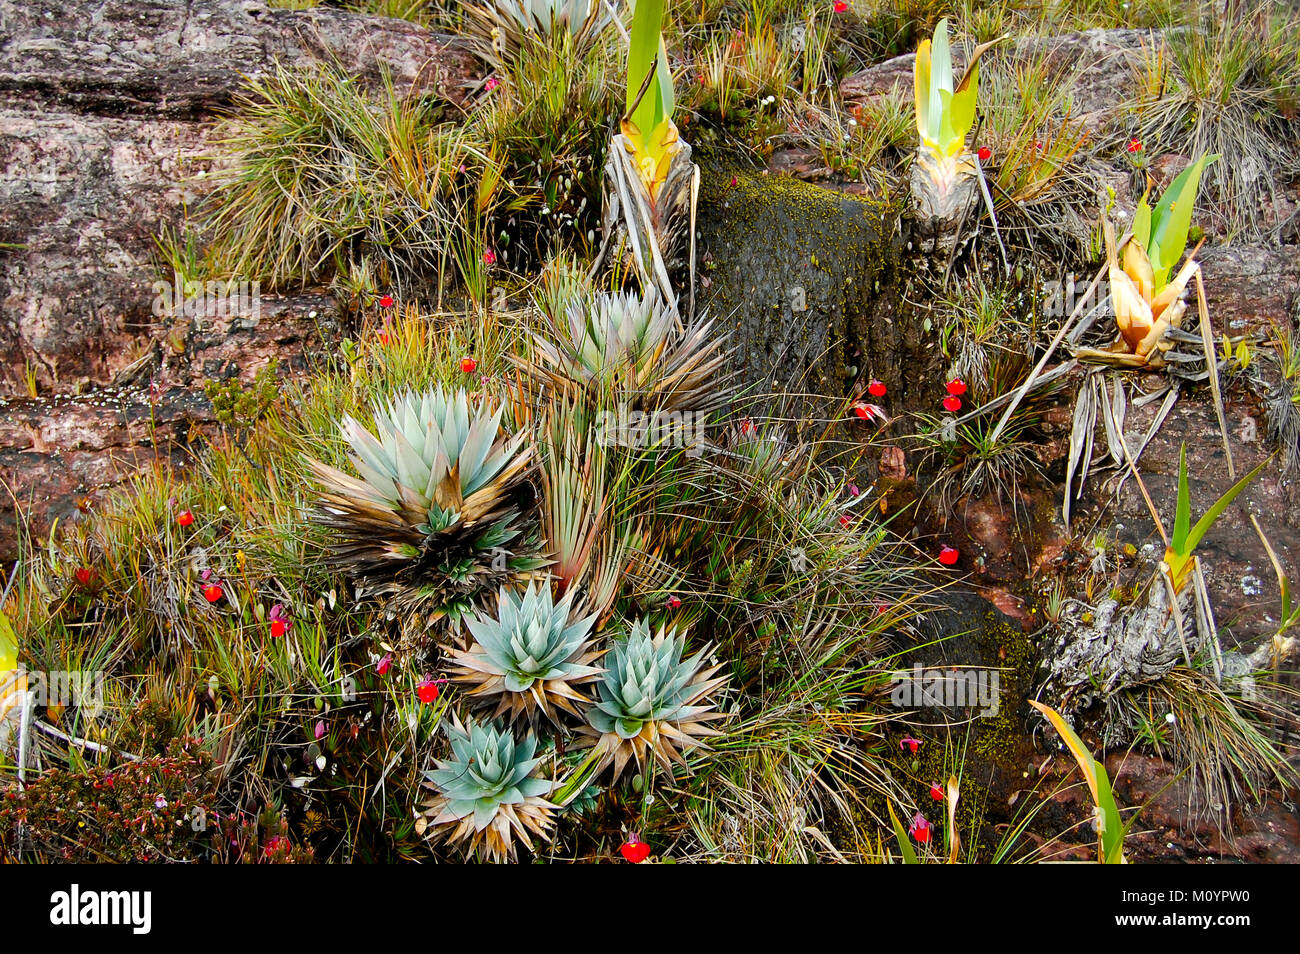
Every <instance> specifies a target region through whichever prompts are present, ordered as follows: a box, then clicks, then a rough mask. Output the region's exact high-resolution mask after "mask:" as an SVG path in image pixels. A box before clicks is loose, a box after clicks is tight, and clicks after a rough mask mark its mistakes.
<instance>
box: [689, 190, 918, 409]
mask: <svg viewBox="0 0 1300 954" xmlns="http://www.w3.org/2000/svg"><path fill="white" fill-rule="evenodd" d="M897 218H898V213H897V209H896V207H894V206H893V205H892V204H890V203H880V202H877V201H874V200H871V199H865V198H862V197H859V196H853V195H847V194H844V193H841V192H836V191H832V190H829V189H823V188H821V187H819V186H816V185H812V184H810V183H807V182H801V181H798V180H796V179H793V178H789V177H786V176H777V175H755V174H753V173H749V172H735V173H733V172H731V171H730V170H726V171H724V170H721V169H717V168H712V169H710V168H705V170H704V172H703V178H702V185H701V189H700V200H699V219H698V230H699V248H698V252H697V255H698V259H699V265H698V268H699V276H700V291H699V295H700V299H699V305H700V307H701V308H702V309H704V310H706V311H707V312H708V314H710V315H711V316H713V317H714V318H715V319H717V321H718V326H719V329H720V330H721V331H723V332H726V333H727V334H729V335H730V338H731V342H730V343H731V345H732V347H733V348H734V349H735V354H734V361H733V364H734V366H735V367H736V369H737V370H738V372H739V378H740V384H741V387H742V389H743V391H744V394H745V395H747V396H749V397H751V398H752V397H757V396H762V395H776V396H781V395H787V394H822V395H829V396H834V397H839V396H841V395H844V394H847V393H849V391H850V390H851V389H852V383H853V382H854V381H855V380H859V379H860V380H862V381H865V380H868V379H870V378H879V379H880V380H881V381H883V382H885V384H886V385H888V387H889V392H890V395H891V406H894V407H898V406H900V405H901V403H902V402H903V401H904V400H905V399H906V396H907V393H908V391H909V388H913V389H914V388H915V386H916V383H917V381H918V380H919V376H920V368H919V363H918V362H917V361H915V360H914V358H913V357H912V355H913V353H914V352H919V351H920V350H922V348H923V345H922V343H921V341H920V331H919V328H914V327H908V326H906V325H905V323H904V322H901V321H895V320H894V313H895V311H896V309H897V302H898V298H899V295H898V290H897V289H898V282H899V279H900V268H899V265H898V263H899V254H898V251H899V250H898V249H897V248H896V247H895V245H894V235H895V233H896V228H897ZM769 410H773V409H772V408H770V407H769ZM773 413H776V412H775V411H774V410H773Z"/></svg>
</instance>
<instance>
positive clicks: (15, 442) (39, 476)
mask: <svg viewBox="0 0 1300 954" xmlns="http://www.w3.org/2000/svg"><path fill="white" fill-rule="evenodd" d="M340 331H341V323H340V316H339V314H338V310H337V306H336V305H335V303H334V300H333V299H332V298H330V297H328V296H325V295H309V294H304V295H296V296H292V297H279V296H263V297H262V299H261V301H260V309H259V311H258V312H257V313H252V312H248V313H242V314H234V315H227V316H224V317H220V318H204V317H193V318H189V319H182V320H180V321H179V322H177V323H175V324H174V325H173V326H172V328H171V329H170V333H169V334H167V335H166V336H164V338H163V339H162V340H159V341H154V342H153V343H152V344H151V345H150V346H149V347H148V348H147V349H146V350H145V351H143V352H142V353H140V354H139V355H138V356H136V358H135V360H134V361H133V362H132V363H131V364H130V365H128V366H126V367H124V368H123V369H122V371H121V373H120V374H119V375H118V378H119V380H118V382H117V383H112V384H108V385H107V386H103V387H96V388H94V389H93V390H90V391H88V392H87V393H85V394H82V395H73V394H68V393H65V394H62V395H52V396H43V397H38V398H29V397H13V396H9V397H6V396H0V485H3V486H5V487H7V488H8V492H7V493H6V494H5V495H4V497H3V498H0V562H4V563H8V562H10V561H12V560H13V559H14V557H15V556H16V554H17V552H18V543H19V538H20V536H26V537H27V538H28V539H30V540H33V541H35V540H39V539H40V538H41V537H43V536H44V535H45V534H46V533H47V532H48V531H49V529H50V527H51V525H52V524H53V523H54V522H55V521H56V520H57V521H59V522H61V523H64V524H66V523H68V522H69V521H73V520H76V519H78V515H79V511H81V510H84V509H93V507H94V506H95V505H96V504H97V503H98V502H99V501H100V500H102V499H103V498H104V497H105V495H106V494H107V493H108V492H110V491H112V490H114V489H115V488H117V487H120V486H122V485H123V484H124V483H125V482H126V481H127V480H129V479H130V478H131V477H132V476H133V475H134V474H136V473H138V472H139V471H141V470H144V469H147V468H150V467H154V466H172V467H176V468H181V469H183V468H184V467H186V466H189V465H190V464H192V463H193V462H194V459H195V456H194V455H195V453H196V452H197V451H198V450H199V449H200V448H201V445H202V442H203V440H204V439H205V438H207V437H208V436H211V435H212V434H213V433H215V431H216V429H217V421H216V417H215V415H214V412H213V408H212V405H211V403H210V402H209V401H208V399H207V397H206V396H205V395H204V392H203V385H204V383H205V382H206V381H209V380H226V379H230V378H238V379H239V380H240V381H243V382H245V383H247V382H249V381H251V380H252V379H253V378H254V377H255V376H256V375H257V373H258V372H259V371H261V370H262V369H263V368H265V367H266V366H267V365H268V364H270V362H272V361H276V362H277V367H278V370H279V372H280V374H281V375H282V376H296V375H300V374H304V373H306V371H307V370H308V364H309V361H310V360H311V357H310V356H311V355H312V353H314V352H318V351H319V350H320V349H321V348H322V347H323V346H327V345H328V344H329V343H330V342H332V341H333V340H335V339H337V338H338V337H339V335H340Z"/></svg>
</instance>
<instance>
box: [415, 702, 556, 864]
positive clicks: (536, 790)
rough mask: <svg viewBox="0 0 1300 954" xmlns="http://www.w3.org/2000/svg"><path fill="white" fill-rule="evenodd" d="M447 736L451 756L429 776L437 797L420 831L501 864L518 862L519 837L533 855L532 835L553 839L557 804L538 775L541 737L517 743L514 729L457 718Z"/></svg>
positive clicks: (527, 737)
mask: <svg viewBox="0 0 1300 954" xmlns="http://www.w3.org/2000/svg"><path fill="white" fill-rule="evenodd" d="M447 734H448V736H449V738H450V740H451V751H452V757H451V758H449V759H439V760H437V768H435V769H432V770H430V771H427V772H425V773H424V775H425V778H426V779H428V782H427V784H428V785H429V786H430V787H431V788H433V789H434V790H435V791H437V793H438V794H437V795H436V796H435V797H434V798H433V799H432V801H430V802H429V803H428V805H427V810H426V811H425V813H424V815H423V816H422V819H421V820H422V821H423V823H424V824H423V825H422V826H421V830H426V829H427V828H432V829H433V830H432V832H430V833H429V834H430V837H431V838H433V839H435V840H441V839H445V840H446V841H447V842H448V843H449V844H453V845H459V846H460V847H462V848H463V849H464V850H465V852H466V853H467V854H473V853H475V852H477V854H478V856H479V857H480V858H483V859H486V860H490V861H496V862H501V861H509V860H513V858H514V856H515V842H514V839H515V837H516V836H518V838H519V840H520V841H522V842H523V843H524V844H525V845H526V846H527V847H528V850H529V851H532V850H533V842H532V839H531V837H530V835H537V836H538V837H539V838H541V839H542V840H543V841H549V840H550V837H549V835H548V834H547V832H548V830H549V829H550V827H551V825H552V824H553V823H554V819H553V817H552V812H553V811H554V810H555V808H556V806H555V805H553V804H552V803H551V802H549V801H547V800H546V799H545V798H543V797H542V796H544V795H546V794H548V793H549V792H550V791H551V787H552V783H551V782H549V781H547V780H546V779H543V778H537V777H536V775H535V773H536V770H537V765H538V763H539V762H541V759H540V758H535V757H534V753H535V752H536V751H537V737H536V736H534V735H533V734H532V733H531V732H530V733H528V734H527V735H525V736H524V737H523V739H520V740H516V739H515V737H514V735H513V734H512V733H511V732H510V730H509V729H499V728H497V727H496V726H495V725H492V724H483V723H479V722H475V721H474V720H473V719H467V720H466V725H461V723H460V720H459V719H457V718H456V717H455V716H454V715H453V716H452V724H451V726H450V727H449V728H448V730H447Z"/></svg>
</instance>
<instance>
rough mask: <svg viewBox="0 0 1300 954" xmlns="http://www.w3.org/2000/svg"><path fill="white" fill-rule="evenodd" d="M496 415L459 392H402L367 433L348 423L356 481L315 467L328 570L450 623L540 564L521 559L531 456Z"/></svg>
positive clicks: (399, 605) (398, 605)
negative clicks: (329, 537) (330, 537)
mask: <svg viewBox="0 0 1300 954" xmlns="http://www.w3.org/2000/svg"><path fill="white" fill-rule="evenodd" d="M502 410H503V409H493V408H491V407H489V406H487V405H484V406H482V407H479V408H477V409H471V407H470V402H469V399H468V398H467V396H466V395H465V393H464V392H463V391H459V390H456V391H452V392H450V393H448V392H447V391H444V390H443V389H442V388H436V389H433V390H429V391H425V392H423V393H419V394H417V393H412V392H407V393H405V394H402V395H399V396H398V397H397V398H395V399H394V400H392V401H391V402H389V403H388V404H387V405H385V406H383V407H381V408H379V409H378V410H377V411H376V413H375V429H374V432H373V433H372V432H371V431H370V430H367V429H366V428H365V427H364V426H363V425H362V424H361V422H360V421H358V420H356V419H355V418H352V417H348V418H346V419H345V420H344V423H343V436H344V438H345V439H346V440H347V442H348V445H349V446H350V448H351V454H350V455H349V457H350V459H351V461H352V463H353V466H355V467H356V469H357V473H358V474H359V475H360V479H358V478H356V477H352V476H350V475H348V474H345V473H343V472H342V471H340V470H338V469H336V468H334V467H330V466H328V465H326V464H323V463H320V462H318V461H313V462H311V468H312V470H313V471H314V473H315V474H316V476H317V477H318V478H319V479H320V481H321V483H322V485H323V488H324V489H323V492H322V494H321V496H320V504H319V506H318V508H317V511H316V521H317V522H318V523H320V524H321V525H322V526H325V527H327V528H329V529H330V530H333V531H335V532H336V533H337V534H338V539H337V540H336V541H334V542H333V543H331V544H330V556H329V561H330V563H331V564H332V565H333V566H335V567H336V568H339V569H342V570H344V571H345V572H347V573H348V574H350V575H351V576H352V577H353V578H354V579H356V580H357V581H358V591H359V593H360V594H361V595H380V596H389V597H391V598H392V599H393V602H394V609H396V610H397V611H399V612H401V613H414V614H420V615H421V616H423V617H425V619H426V621H427V622H432V621H434V620H437V619H440V618H443V617H448V616H450V617H451V618H452V620H453V622H454V621H455V620H456V619H457V618H458V617H459V615H460V614H462V613H464V612H465V611H466V610H467V609H469V608H470V607H471V606H472V605H474V604H475V603H476V602H478V601H479V600H480V599H481V598H482V597H484V596H486V595H488V594H490V593H491V592H492V590H494V589H496V588H497V587H499V586H500V585H502V584H504V583H506V582H508V581H510V580H512V579H518V578H520V577H521V576H523V575H526V574H527V573H528V572H529V571H530V570H533V569H536V568H537V567H539V566H541V565H543V563H544V561H541V560H537V559H533V558H530V557H528V556H520V555H519V554H517V553H514V552H513V550H515V549H518V548H519V541H521V539H522V537H523V534H524V533H525V531H526V529H527V525H528V522H527V520H526V518H525V516H524V514H523V510H522V508H523V506H524V504H525V503H526V498H527V497H528V496H529V495H530V493H531V488H530V487H529V486H528V483H527V475H528V472H529V469H530V467H531V466H532V448H531V447H530V446H528V445H526V444H525V443H524V435H522V434H521V435H518V436H516V437H514V438H509V437H506V436H505V435H504V434H503V432H502V431H501V428H500V420H501V413H502Z"/></svg>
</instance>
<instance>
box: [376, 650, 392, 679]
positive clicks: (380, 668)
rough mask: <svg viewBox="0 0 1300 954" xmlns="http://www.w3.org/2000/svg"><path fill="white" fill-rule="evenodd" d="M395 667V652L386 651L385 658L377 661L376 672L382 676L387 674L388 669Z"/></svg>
mask: <svg viewBox="0 0 1300 954" xmlns="http://www.w3.org/2000/svg"><path fill="white" fill-rule="evenodd" d="M392 668H393V654H392V653H385V654H384V658H383V659H381V660H379V662H377V663H375V672H377V673H379V675H381V676H387V675H388V670H390V669H392Z"/></svg>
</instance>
